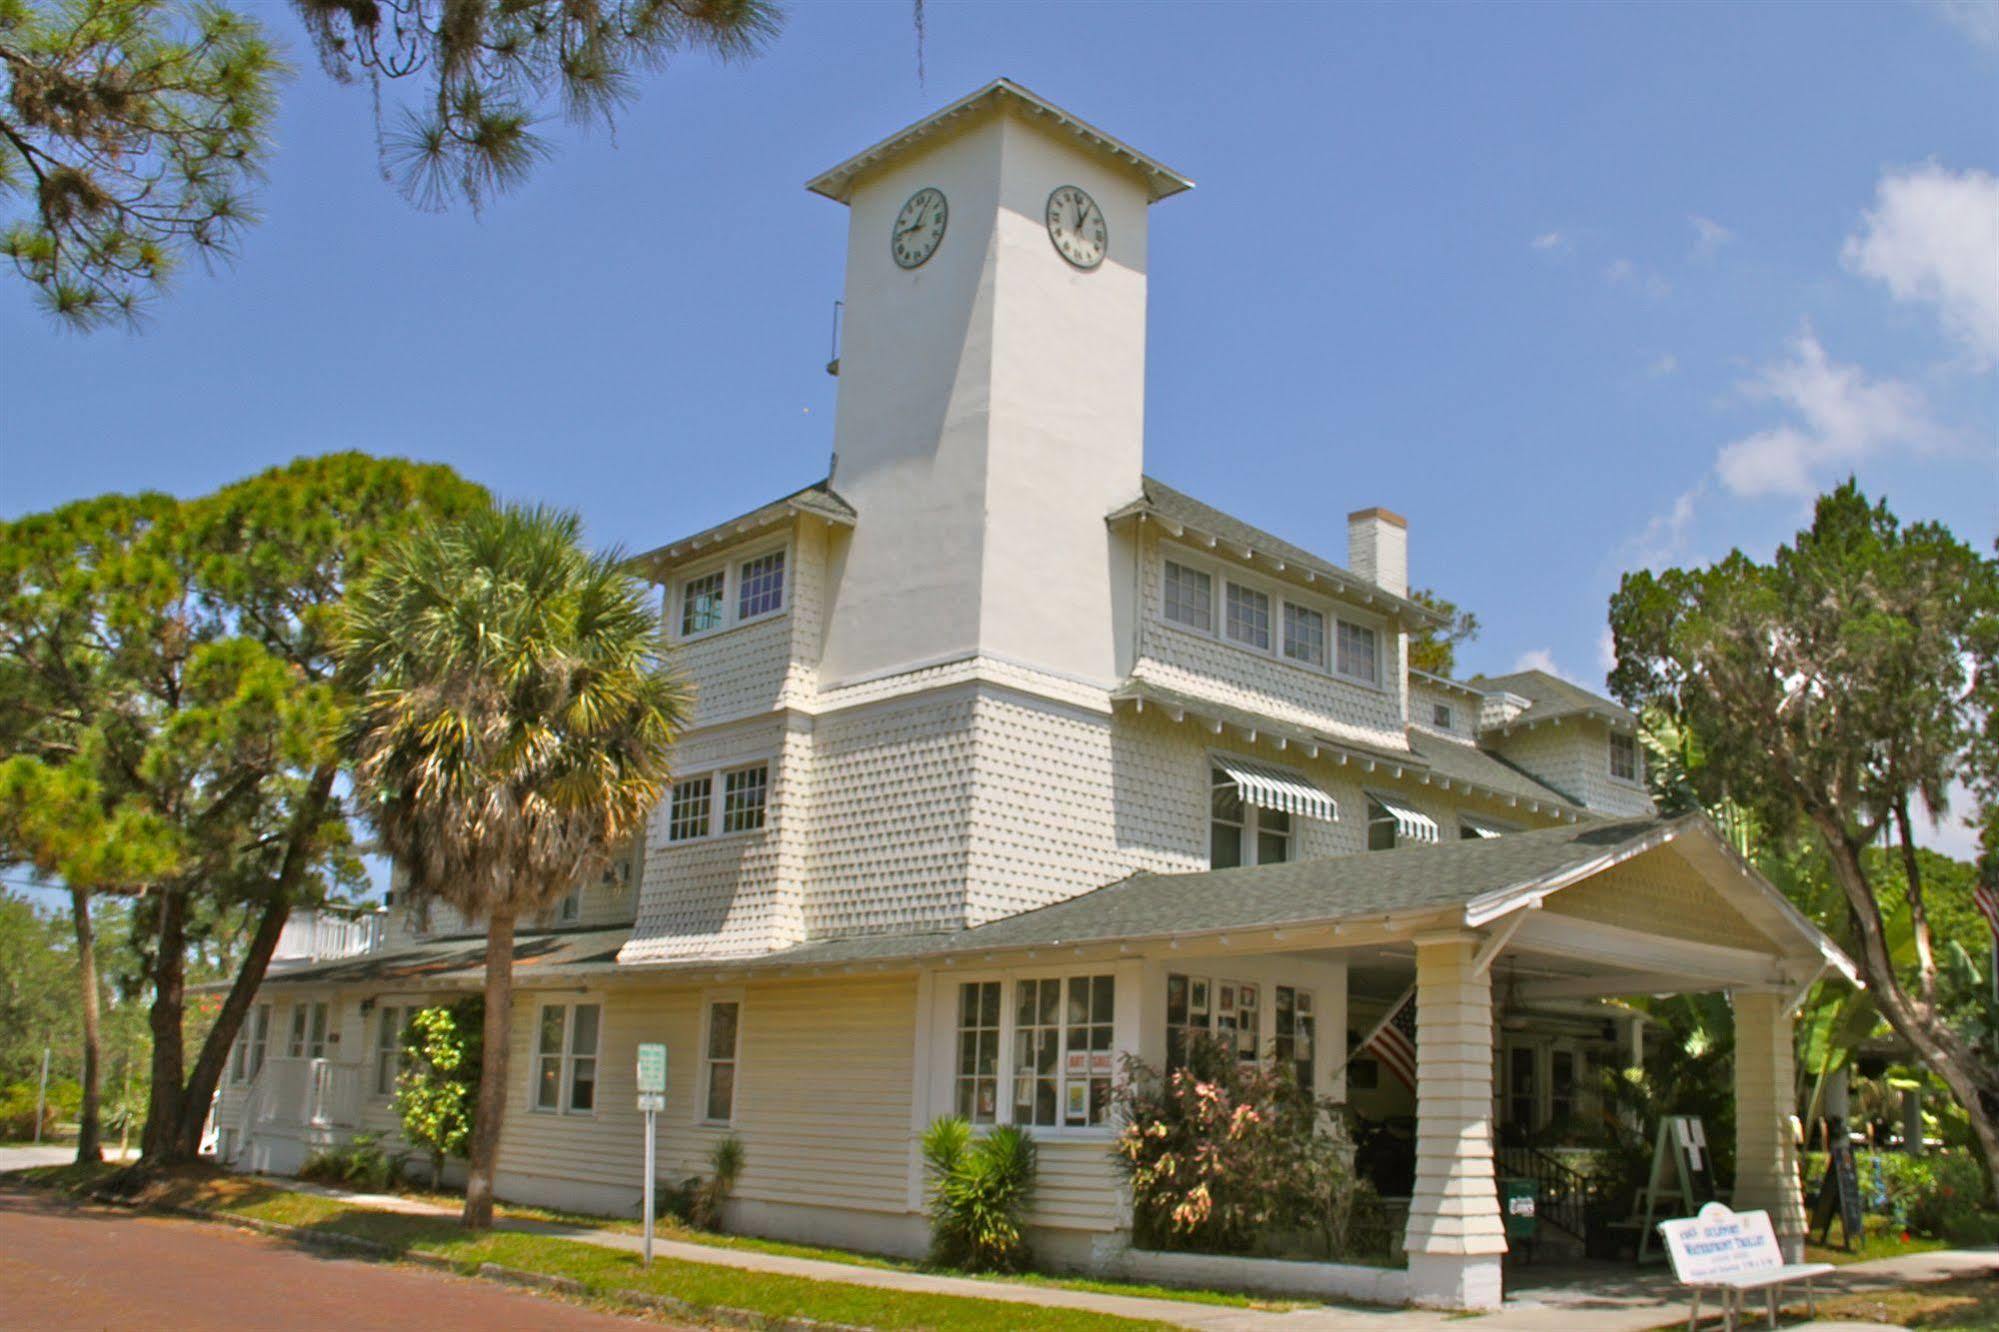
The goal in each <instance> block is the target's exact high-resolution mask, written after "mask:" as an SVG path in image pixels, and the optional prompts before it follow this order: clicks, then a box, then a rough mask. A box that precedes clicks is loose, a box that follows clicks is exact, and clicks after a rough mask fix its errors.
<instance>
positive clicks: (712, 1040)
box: [701, 999, 742, 1124]
mask: <svg viewBox="0 0 1999 1332" xmlns="http://www.w3.org/2000/svg"><path fill="white" fill-rule="evenodd" d="M741 1028H742V1005H740V1004H738V1003H737V1002H736V1001H735V1000H733V999H726V1000H717V1001H716V1002H714V1003H712V1004H709V1005H708V1043H707V1044H706V1045H705V1046H703V1047H702V1061H701V1072H702V1082H703V1084H704V1085H705V1086H706V1087H707V1094H706V1101H705V1104H704V1106H703V1109H702V1114H701V1117H702V1118H703V1119H705V1120H707V1121H708V1122H709V1123H711V1124H726V1123H728V1122H729V1121H730V1120H731V1119H734V1118H735V1115H736V1045H737V1039H738V1037H739V1036H740V1034H741Z"/></svg>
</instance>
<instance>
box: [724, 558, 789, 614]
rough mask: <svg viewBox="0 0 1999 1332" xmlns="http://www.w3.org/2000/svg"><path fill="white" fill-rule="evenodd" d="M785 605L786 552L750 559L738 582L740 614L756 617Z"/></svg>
mask: <svg viewBox="0 0 1999 1332" xmlns="http://www.w3.org/2000/svg"><path fill="white" fill-rule="evenodd" d="M783 607H784V552H783V551H781V550H774V551H772V552H771V553H770V554H768V555H759V556H757V558H755V559H753V560H750V561H748V562H746V563H745V564H744V565H743V567H742V570H741V574H740V577H739V578H738V579H737V583H736V618H737V619H738V620H752V619H755V618H756V617H757V616H759V615H769V614H771V613H773V612H775V611H778V610H781V609H783Z"/></svg>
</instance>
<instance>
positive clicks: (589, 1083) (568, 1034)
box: [534, 1004, 603, 1114]
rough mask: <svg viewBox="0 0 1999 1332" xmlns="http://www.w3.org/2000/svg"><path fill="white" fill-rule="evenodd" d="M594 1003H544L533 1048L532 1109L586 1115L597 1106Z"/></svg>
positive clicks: (597, 1012)
mask: <svg viewBox="0 0 1999 1332" xmlns="http://www.w3.org/2000/svg"><path fill="white" fill-rule="evenodd" d="M602 1013H603V1010H602V1009H601V1008H600V1007H599V1006H598V1005H596V1004H545V1005H543V1006H542V1010H541V1025H540V1027H539V1028H538V1030H537V1036H536V1040H535V1047H534V1108H535V1109H537V1110H554V1111H561V1112H562V1113H565V1114H588V1113H590V1112H591V1111H593V1110H595V1109H596V1108H597V1029H598V1025H599V1022H598V1019H599V1018H600V1016H601V1015H602Z"/></svg>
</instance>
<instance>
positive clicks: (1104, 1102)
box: [1013, 976, 1117, 1128]
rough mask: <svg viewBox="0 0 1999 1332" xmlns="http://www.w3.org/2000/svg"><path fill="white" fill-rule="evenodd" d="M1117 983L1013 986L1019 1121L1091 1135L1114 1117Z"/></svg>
mask: <svg viewBox="0 0 1999 1332" xmlns="http://www.w3.org/2000/svg"><path fill="white" fill-rule="evenodd" d="M1116 1006H1117V981H1116V979H1115V978H1114V977H1111V976H1070V977H1068V978H1066V979H1064V978H1060V977H1049V978H1046V979H1037V980H1023V981H1016V982H1015V983H1014V1027H1013V1050H1014V1056H1013V1122H1014V1123H1016V1124H1023V1125H1026V1124H1033V1125H1038V1126H1042V1127H1054V1126H1057V1125H1060V1126H1063V1127H1068V1128H1086V1127H1089V1126H1090V1125H1093V1124H1102V1123H1104V1122H1105V1121H1106V1120H1107V1118H1108V1117H1109V1114H1110V1101H1111V1079H1112V1077H1113V1075H1114V1074H1115V1072H1116V1058H1115V1056H1114V1055H1113V1054H1112V1052H1111V1037H1112V1026H1111V1023H1112V1015H1113V1012H1114V1010H1115V1008H1116Z"/></svg>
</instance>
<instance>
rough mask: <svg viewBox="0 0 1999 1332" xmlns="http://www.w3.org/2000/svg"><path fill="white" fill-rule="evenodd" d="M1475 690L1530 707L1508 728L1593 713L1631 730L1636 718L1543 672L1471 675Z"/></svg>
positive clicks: (1602, 699) (1625, 710)
mask: <svg viewBox="0 0 1999 1332" xmlns="http://www.w3.org/2000/svg"><path fill="white" fill-rule="evenodd" d="M1467 683H1468V684H1470V685H1471V686H1472V687H1473V688H1475V689H1483V690H1486V691H1487V692H1489V693H1500V692H1502V691H1503V692H1505V693H1508V694H1518V695H1519V696H1520V697H1522V698H1524V699H1526V700H1527V701H1528V703H1529V704H1530V705H1531V706H1530V707H1529V708H1528V709H1527V711H1525V712H1523V713H1521V714H1520V715H1519V716H1518V717H1515V718H1514V719H1513V720H1512V721H1511V722H1509V723H1508V725H1514V726H1517V725H1520V724H1522V723H1525V722H1539V721H1547V720H1549V719H1551V718H1554V717H1567V716H1571V715H1573V714H1576V713H1593V714H1595V715H1596V716H1598V717H1601V718H1602V719H1603V720H1604V721H1607V722H1610V723H1612V724H1613V725H1617V726H1622V727H1626V728H1629V727H1634V726H1636V725H1637V724H1638V718H1637V717H1636V716H1634V715H1633V714H1632V713H1631V712H1630V711H1629V710H1627V709H1625V708H1621V707H1619V706H1618V705H1617V704H1616V703H1613V702H1612V701H1611V700H1609V699H1607V698H1605V697H1604V696H1603V695H1601V694H1593V693H1591V692H1590V691H1589V690H1587V689H1584V688H1583V687H1582V686H1581V685H1574V684H1570V683H1569V682H1568V681H1567V680H1564V679H1562V678H1561V677H1560V676H1557V675H1550V674H1548V672H1546V671H1515V672H1513V673H1512V674H1511V675H1474V676H1473V677H1472V678H1471V679H1470V680H1469V681H1467Z"/></svg>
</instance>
